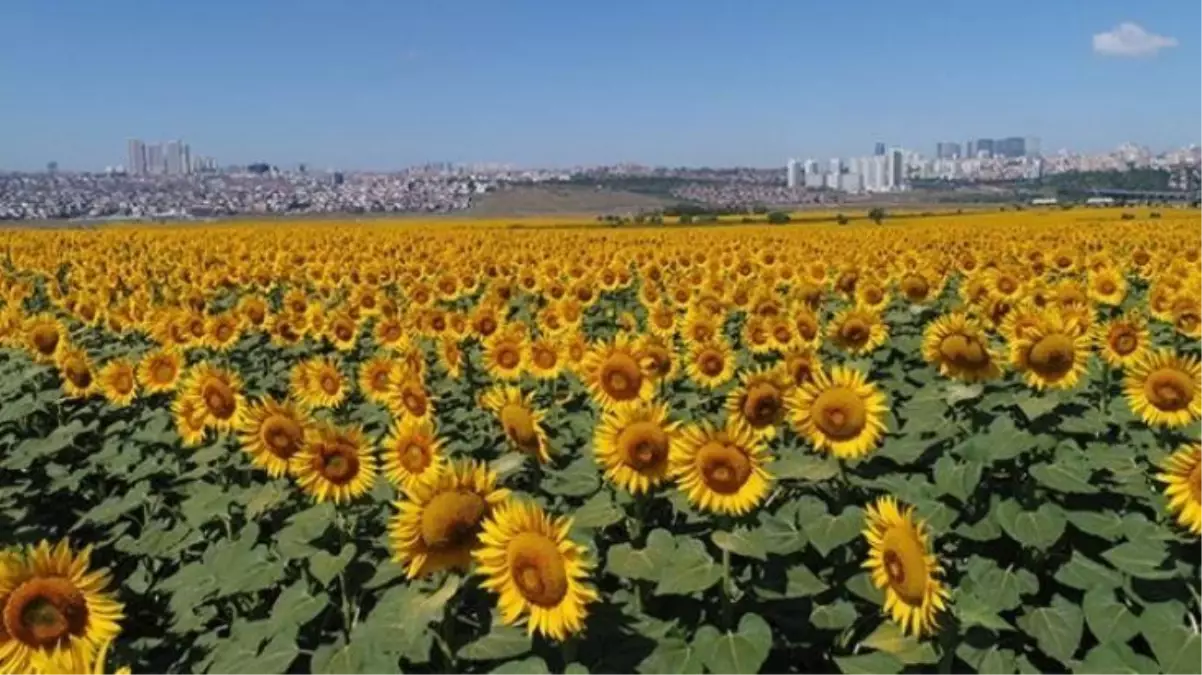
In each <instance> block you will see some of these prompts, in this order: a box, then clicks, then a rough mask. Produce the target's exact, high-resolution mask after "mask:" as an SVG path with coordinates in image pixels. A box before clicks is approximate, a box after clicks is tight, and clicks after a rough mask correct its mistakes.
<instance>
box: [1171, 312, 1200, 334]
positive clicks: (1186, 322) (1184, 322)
mask: <svg viewBox="0 0 1202 675" xmlns="http://www.w3.org/2000/svg"><path fill="white" fill-rule="evenodd" d="M1173 314H1174V316H1173V326H1174V327H1175V328H1176V329H1177V330H1179V331H1181V332H1182V333H1193V332H1194V331H1196V330H1198V325H1199V324H1200V323H1202V316H1199V314H1198V310H1196V309H1184V310H1178V311H1176V312H1174V313H1173Z"/></svg>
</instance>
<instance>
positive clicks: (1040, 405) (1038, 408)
mask: <svg viewBox="0 0 1202 675" xmlns="http://www.w3.org/2000/svg"><path fill="white" fill-rule="evenodd" d="M1015 403H1016V404H1017V405H1018V409H1019V410H1021V411H1022V413H1023V416H1024V417H1026V418H1027V421H1028V422H1034V421H1035V420H1037V419H1039V418H1040V417H1043V416H1044V415H1046V414H1048V413H1050V412H1052V411H1053V410H1055V409H1056V408H1057V407H1059V406H1060V403H1061V399H1060V397H1059V396H1056V395H1055V393H1054V392H1047V393H1045V394H1043V395H1040V394H1031V393H1026V392H1024V393H1022V394H1019V396H1018V397H1017V399H1016V400H1015Z"/></svg>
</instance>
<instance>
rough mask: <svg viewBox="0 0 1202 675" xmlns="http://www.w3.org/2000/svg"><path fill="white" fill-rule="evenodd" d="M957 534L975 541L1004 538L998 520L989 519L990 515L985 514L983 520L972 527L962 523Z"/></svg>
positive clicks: (957, 529)
mask: <svg viewBox="0 0 1202 675" xmlns="http://www.w3.org/2000/svg"><path fill="white" fill-rule="evenodd" d="M956 534H958V535H960V536H962V537H964V538H966V539H971V540H973V541H980V542H985V541H993V540H994V539H997V538H998V537H1000V536H1002V528H1001V526H1000V525H998V524H997V521H996V520H994V519H993V518H990V517H989V514H985V516H984V517H983V518H981V519H980V520H978V521H977V522H975V523H973V524H971V525H969V524H968V523H961V524H960V526H959V527H957V528H956Z"/></svg>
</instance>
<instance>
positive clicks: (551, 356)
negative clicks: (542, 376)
mask: <svg viewBox="0 0 1202 675" xmlns="http://www.w3.org/2000/svg"><path fill="white" fill-rule="evenodd" d="M555 361H556V354H555V350H553V349H548V348H546V347H541V346H540V347H535V349H534V364H535V365H536V366H538V367H539V368H542V369H544V370H550V369H552V368H554V367H555Z"/></svg>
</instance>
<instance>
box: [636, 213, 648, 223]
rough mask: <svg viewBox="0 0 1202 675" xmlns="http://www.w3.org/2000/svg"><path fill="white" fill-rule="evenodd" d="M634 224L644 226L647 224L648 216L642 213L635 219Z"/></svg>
mask: <svg viewBox="0 0 1202 675" xmlns="http://www.w3.org/2000/svg"><path fill="white" fill-rule="evenodd" d="M634 222H635V224H636V225H642V224H643V223H645V222H647V216H645V215H643V214H641V213H640V214H638V215H636V216H635V217H634Z"/></svg>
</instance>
